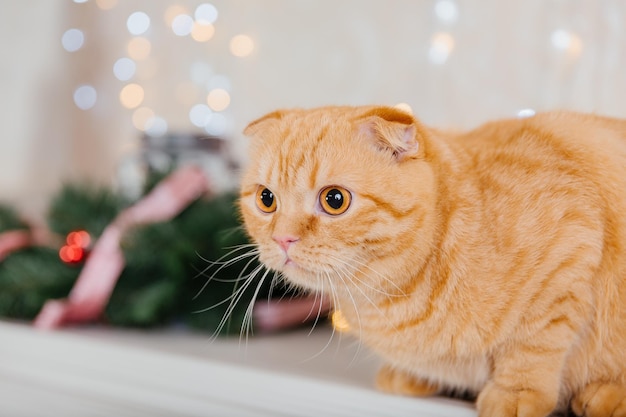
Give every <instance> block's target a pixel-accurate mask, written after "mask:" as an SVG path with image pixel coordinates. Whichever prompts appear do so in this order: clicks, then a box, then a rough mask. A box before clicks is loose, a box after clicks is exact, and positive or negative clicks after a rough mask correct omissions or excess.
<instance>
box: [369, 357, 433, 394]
mask: <svg viewBox="0 0 626 417" xmlns="http://www.w3.org/2000/svg"><path fill="white" fill-rule="evenodd" d="M376 387H377V388H378V389H379V390H381V391H384V392H389V393H392V394H400V395H410V396H416V397H428V396H431V395H435V394H437V393H438V392H439V391H440V388H439V387H438V386H437V385H435V384H432V383H429V382H428V381H426V380H422V379H419V378H417V377H415V376H413V375H411V374H409V373H407V372H404V371H401V370H399V369H395V368H393V367H391V366H389V365H384V366H383V367H382V368H381V369H380V371H378V375H377V377H376Z"/></svg>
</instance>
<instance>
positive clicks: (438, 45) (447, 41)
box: [428, 32, 454, 65]
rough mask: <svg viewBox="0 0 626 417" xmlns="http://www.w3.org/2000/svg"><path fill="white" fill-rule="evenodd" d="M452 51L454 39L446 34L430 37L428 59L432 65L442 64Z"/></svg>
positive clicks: (436, 34) (439, 33)
mask: <svg viewBox="0 0 626 417" xmlns="http://www.w3.org/2000/svg"><path fill="white" fill-rule="evenodd" d="M453 49H454V37H453V36H452V35H451V34H449V33H447V32H438V33H435V34H434V35H433V37H432V40H431V44H430V49H429V51H428V58H429V59H430V61H431V62H432V63H433V64H438V65H441V64H444V63H445V62H446V61H447V60H448V57H449V56H450V53H451V52H452V50H453Z"/></svg>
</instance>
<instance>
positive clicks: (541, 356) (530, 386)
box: [477, 339, 566, 417]
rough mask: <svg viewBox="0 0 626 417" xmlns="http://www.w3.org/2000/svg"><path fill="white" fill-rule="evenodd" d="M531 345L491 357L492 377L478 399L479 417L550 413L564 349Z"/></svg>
mask: <svg viewBox="0 0 626 417" xmlns="http://www.w3.org/2000/svg"><path fill="white" fill-rule="evenodd" d="M535 342H536V343H534V344H533V343H532V342H530V341H529V343H527V344H523V345H518V346H516V347H515V348H511V349H510V350H509V351H508V352H506V354H504V355H498V357H496V358H494V372H493V375H492V378H491V380H490V381H489V382H488V383H487V385H485V387H484V388H483V390H482V391H481V393H480V394H479V396H478V400H477V408H478V415H479V417H546V416H548V415H550V414H551V413H552V412H553V411H554V409H555V408H556V406H557V404H558V402H559V392H560V379H561V372H562V367H563V362H564V358H565V354H566V350H565V349H562V348H560V347H559V348H554V347H548V346H541V345H542V343H541V341H538V340H536V339H535Z"/></svg>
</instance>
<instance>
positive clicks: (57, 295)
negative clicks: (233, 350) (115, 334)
mask: <svg viewBox="0 0 626 417" xmlns="http://www.w3.org/2000/svg"><path fill="white" fill-rule="evenodd" d="M184 170H185V169H184V168H183V169H181V170H180V171H184ZM173 175H174V176H176V175H177V173H174V174H173ZM178 175H179V177H178V178H179V180H180V179H181V178H182V179H188V178H189V177H181V175H180V172H179V173H178ZM167 181H171V178H170V179H169V180H168V179H166V180H165V181H158V180H155V179H154V178H150V181H148V182H147V183H148V184H157V185H156V186H155V187H154V188H152V189H147V190H146V193H145V196H144V198H143V199H141V200H139V201H138V202H135V203H134V204H132V205H131V204H130V202H128V201H126V200H125V199H124V198H123V197H121V196H119V195H117V194H116V193H115V192H113V191H112V190H110V189H107V188H104V187H94V186H93V185H91V186H85V185H76V184H68V185H66V186H65V187H63V189H62V190H61V191H60V193H59V194H58V196H57V197H56V198H55V199H54V200H53V202H52V204H51V209H50V211H49V216H48V225H49V227H50V229H51V231H52V232H53V233H54V234H55V235H57V236H62V238H58V239H56V240H55V239H51V240H50V241H51V242H54V241H58V242H59V243H57V244H56V245H53V244H51V243H50V242H48V245H47V246H45V245H41V244H40V243H37V244H34V246H31V247H25V248H21V249H18V250H15V251H13V252H11V253H9V254H8V255H7V256H6V258H5V259H4V260H3V261H2V262H0V315H1V316H5V317H12V318H21V319H29V320H30V319H34V318H35V317H37V316H38V315H39V319H38V320H42V322H40V323H39V324H40V325H41V326H42V327H55V326H57V325H62V324H64V323H66V322H67V323H72V322H74V321H81V320H83V319H85V318H84V317H83V318H81V317H80V315H81V314H83V313H85V312H84V311H83V312H80V314H78V315H76V312H77V311H78V310H80V308H83V307H85V308H87V310H88V311H87V312H86V313H85V314H86V316H85V317H86V320H87V321H93V320H97V319H101V320H103V321H104V322H106V323H109V324H111V325H116V326H133V327H154V326H159V325H168V324H184V325H187V326H189V327H192V328H195V329H200V330H204V331H208V332H211V333H214V334H221V335H226V334H231V333H236V334H238V333H239V332H240V331H241V330H242V326H243V328H244V329H245V328H246V327H247V326H248V320H252V329H253V330H256V329H257V323H256V322H257V321H258V325H259V326H258V328H259V329H266V328H269V329H277V328H278V329H282V328H286V327H289V326H293V325H297V324H300V323H302V322H303V321H304V320H305V319H316V318H319V316H323V315H324V314H325V312H326V311H327V309H328V306H327V304H326V303H322V301H321V300H311V299H306V298H299V299H298V300H295V301H292V302H290V301H289V299H290V298H291V297H293V295H294V294H293V293H291V292H290V291H289V290H288V289H287V288H286V287H285V286H283V285H282V284H281V283H280V282H277V281H274V282H272V281H273V280H272V279H269V278H268V279H265V280H263V282H261V280H260V277H267V276H268V275H270V274H268V273H265V272H261V273H259V271H261V267H260V265H259V264H258V263H257V261H256V259H254V258H253V257H252V256H251V255H245V252H246V250H247V248H249V246H247V245H249V242H248V240H247V238H246V235H245V233H244V232H243V230H242V228H241V226H240V224H239V219H238V215H237V210H236V209H235V200H236V195H235V194H233V193H221V194H219V195H214V196H208V195H206V194H203V195H202V196H200V195H198V194H199V190H200V189H199V188H195V189H189V190H187V193H188V194H189V195H188V196H187V198H186V199H185V201H184V202H183V201H182V200H180V201H178V202H172V199H171V198H169V197H168V196H167V194H166V193H164V191H163V190H164V188H163V187H165V186H166V184H167ZM175 184H176V187H175V190H176V191H177V192H180V191H181V187H182V186H184V184H187V185H188V182H187V181H175ZM191 188H193V187H191ZM170 191H171V190H170ZM183 192H184V191H183ZM168 204H169V205H170V206H171V205H174V206H176V207H173V208H169V209H168V208H166V209H165V210H164V207H163V206H164V205H168ZM155 206H156V208H157V210H156V211H154V210H155ZM164 211H167V212H168V216H169V217H170V218H168V219H166V218H165V217H167V216H165V215H164V214H163V212H164ZM157 212H158V213H160V214H158V213H157ZM154 213H157V214H154ZM5 217H6V220H4V218H5ZM0 218H2V220H0V221H2V224H1V225H0V226H1V227H2V228H1V229H0V236H2V233H3V231H4V230H5V229H13V228H20V227H21V228H22V229H27V228H28V226H27V225H26V224H25V223H23V222H21V221H20V220H19V217H18V216H17V215H16V214H15V212H12V211H11V210H10V209H9V208H6V209H3V210H0ZM130 218H132V221H131V220H129V219H130ZM122 224H123V226H120V225H122ZM110 230H117V232H119V238H120V239H119V241H117V242H115V245H113V246H115V247H117V248H118V249H119V251H120V256H121V258H122V260H123V262H122V263H121V264H116V260H115V256H110V257H107V256H106V255H107V252H106V251H104V252H102V251H101V249H98V248H99V247H101V246H102V245H103V243H102V242H103V241H106V240H107V239H106V237H105V236H106V234H107V233H108V231H110ZM103 238H104V240H103ZM94 242H95V243H94ZM98 253H100V255H98ZM110 253H113V252H109V254H110ZM103 254H104V255H103ZM98 256H101V257H102V258H101V260H100V261H97V260H96V258H97V257H98ZM215 260H219V263H215V262H211V261H215ZM90 263H91V264H94V263H95V264H97V265H99V267H97V268H91V271H90V270H89V269H90V268H89V265H90ZM106 265H108V268H111V265H114V268H113V269H116V268H117V269H118V270H119V271H117V276H116V277H115V280H113V284H103V281H106V279H108V278H106V276H105V275H106V274H108V273H110V271H109V272H107V271H106V270H105V269H106V268H107V267H106ZM253 271H256V272H257V273H256V274H255V273H253ZM85 276H89V277H88V279H87V280H86V281H85V283H82V285H81V282H82V278H84V277H85ZM79 277H80V278H79ZM270 278H271V277H270ZM94 285H95V286H101V285H105V286H106V285H111V287H110V288H109V290H108V291H109V293H108V294H107V297H104V298H102V299H99V301H98V300H96V301H95V302H94V299H93V298H90V297H93V295H94V293H93V292H91V291H92V289H89V288H88V287H89V286H94ZM80 287H83V288H82V289H80ZM86 288H87V289H86ZM76 294H79V295H76ZM95 294H96V295H97V294H98V293H97V292H96V293H95ZM254 299H257V300H260V301H259V305H258V306H256V307H255V308H254V309H253V308H252V306H253V305H254ZM50 300H53V301H50ZM102 300H105V301H104V304H105V305H102V306H99V305H98V303H99V302H102ZM279 300H282V301H279ZM81 303H84V304H81ZM290 303H291V304H293V305H294V306H296V305H298V307H297V309H295V307H294V308H291V309H290V308H289V307H288V306H289V304H290ZM44 305H46V306H47V307H46V308H48V310H49V311H48V312H47V313H46V308H43V310H42V307H44ZM275 305H280V308H278V309H277V308H276V307H275ZM77 306H82V307H80V308H79V309H78V310H77V309H76V307H77ZM259 306H261V308H259ZM100 307H101V308H102V311H100V310H99V308H100ZM307 310H308V311H307ZM256 312H260V313H259V314H260V315H259V314H257V316H258V317H259V319H258V320H256V319H255V318H254V314H256ZM273 312H274V313H275V312H278V315H279V316H280V317H276V318H271V316H272V314H273ZM46 315H47V318H45V317H46ZM41 317H44V318H41ZM268 317H270V319H268Z"/></svg>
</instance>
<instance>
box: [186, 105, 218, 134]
mask: <svg viewBox="0 0 626 417" xmlns="http://www.w3.org/2000/svg"><path fill="white" fill-rule="evenodd" d="M212 113H213V112H212V111H211V109H210V108H209V106H207V105H206V104H196V105H195V106H193V107H192V108H191V110H190V111H189V120H190V121H191V123H192V124H193V125H194V126H197V127H202V128H204V127H205V126H207V124H208V123H209V121H210V120H211V114H212Z"/></svg>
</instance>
